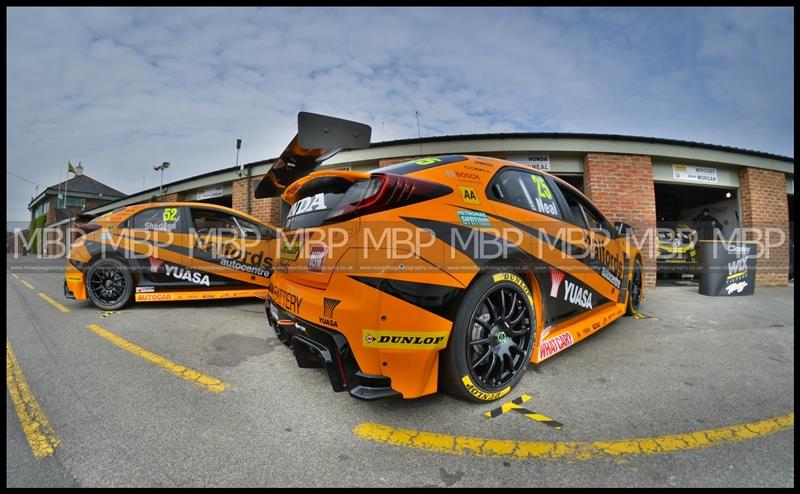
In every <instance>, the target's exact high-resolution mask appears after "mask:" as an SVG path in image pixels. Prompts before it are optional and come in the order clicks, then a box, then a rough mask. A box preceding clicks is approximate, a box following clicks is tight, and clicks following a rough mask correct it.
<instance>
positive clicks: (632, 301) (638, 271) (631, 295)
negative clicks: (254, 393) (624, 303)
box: [625, 257, 642, 316]
mask: <svg viewBox="0 0 800 494" xmlns="http://www.w3.org/2000/svg"><path fill="white" fill-rule="evenodd" d="M641 301H642V263H641V261H640V260H639V258H638V257H637V258H636V259H635V260H634V261H633V273H632V274H631V281H630V283H629V285H628V307H627V308H626V310H625V315H628V316H631V315H633V314H636V311H638V310H639V303H640V302H641Z"/></svg>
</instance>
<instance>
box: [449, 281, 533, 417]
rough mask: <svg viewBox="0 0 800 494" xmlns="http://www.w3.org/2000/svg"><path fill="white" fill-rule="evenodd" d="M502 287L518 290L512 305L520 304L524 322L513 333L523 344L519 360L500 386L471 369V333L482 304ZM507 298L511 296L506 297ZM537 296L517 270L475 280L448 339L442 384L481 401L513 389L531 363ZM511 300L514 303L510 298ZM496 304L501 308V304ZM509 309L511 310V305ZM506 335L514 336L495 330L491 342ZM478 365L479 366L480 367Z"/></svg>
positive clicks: (507, 290) (452, 392)
mask: <svg viewBox="0 0 800 494" xmlns="http://www.w3.org/2000/svg"><path fill="white" fill-rule="evenodd" d="M499 290H505V293H511V294H512V296H513V294H516V301H517V302H515V303H514V304H513V305H514V306H517V308H518V311H517V314H520V315H522V321H521V323H520V324H521V325H520V326H516V327H517V328H519V331H522V334H521V335H517V336H514V338H517V341H520V342H522V343H523V344H522V345H519V349H518V350H516V353H517V354H516V356H515V357H514V359H515V362H516V364H515V365H514V366H513V367H512V368H511V369H509V373H510V378H508V377H507V378H506V379H504V380H503V381H502V382H501V383H500V385H498V386H491V385H487V384H486V383H484V382H482V381H481V379H480V377H479V376H478V375H477V374H476V372H475V371H474V370H471V367H472V366H473V365H474V364H473V363H472V362H471V361H470V352H471V351H472V350H471V349H472V348H473V343H474V341H475V340H474V339H472V338H473V336H474V335H473V336H470V334H471V331H474V328H475V326H474V325H475V324H476V323H474V322H473V321H474V317H475V316H476V314H477V313H478V311H480V310H481V307H479V306H484V307H485V305H484V299H485V297H487V296H489V295H490V294H493V293H497V292H498V291H499ZM495 300H496V299H495ZM507 300H509V299H508V298H507ZM534 300H535V297H533V294H532V293H531V291H530V288H529V287H528V285H527V283H525V281H523V280H522V278H520V277H519V276H518V275H516V274H513V273H510V272H501V273H492V274H485V275H481V276H480V277H479V278H478V279H477V280H475V281H474V282H473V283H472V285H471V286H470V287H469V289H468V290H467V292H466V293H465V294H464V297H463V299H462V301H461V304H460V306H459V307H458V313H457V316H456V319H455V321H454V323H453V330H452V333H451V335H450V340H449V343H448V345H447V348H445V350H444V351H443V352H442V354H441V360H440V367H439V386H440V388H441V389H442V390H443V391H445V392H446V393H448V394H449V395H451V396H454V397H456V398H461V399H463V400H467V401H474V402H480V403H487V402H491V401H495V400H498V399H500V398H502V397H503V396H505V395H507V394H508V393H510V392H511V390H512V389H513V388H514V386H516V385H517V383H519V381H520V379H522V375H523V374H524V373H525V369H526V368H527V366H528V364H529V363H530V358H531V351H532V350H533V340H534V334H535V330H536V317H535V315H536V309H535V307H534V304H535V302H534ZM508 304H509V305H512V303H511V302H510V301H509V302H508ZM495 305H497V306H498V309H499V305H500V304H495ZM507 310H509V311H511V309H510V308H508V309H507ZM526 321H527V322H526ZM523 330H524V331H523ZM487 334H488V333H487ZM507 339H511V337H510V336H505V335H501V337H497V336H496V334H495V336H494V337H492V338H490V340H491V342H492V343H490V344H494V345H498V344H499V343H501V342H504V341H506V340H507ZM479 348H480V347H479ZM485 348H488V346H487V347H485ZM473 355H474V354H473ZM519 358H522V361H519V360H517V359H519ZM473 360H474V359H473ZM517 367H518V368H517ZM478 368H479V369H480V367H478Z"/></svg>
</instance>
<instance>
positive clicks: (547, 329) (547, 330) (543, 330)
mask: <svg viewBox="0 0 800 494" xmlns="http://www.w3.org/2000/svg"><path fill="white" fill-rule="evenodd" d="M553 328H554V326H547V327H545V328H543V329H542V334H541V335H540V336H539V339H541V340H543V339H544V337H545V336H547V335H549V334H550V331H552V330H553Z"/></svg>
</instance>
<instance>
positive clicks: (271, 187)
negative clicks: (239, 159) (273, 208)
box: [255, 112, 372, 199]
mask: <svg viewBox="0 0 800 494" xmlns="http://www.w3.org/2000/svg"><path fill="white" fill-rule="evenodd" d="M371 133H372V128H371V127H370V126H369V125H366V124H362V123H358V122H352V121H350V120H343V119H341V118H335V117H329V116H327V115H318V114H316V113H308V112H300V113H298V114H297V135H296V136H294V139H292V142H290V143H289V145H288V146H286V149H285V150H284V151H283V153H281V155H280V157H279V158H278V159H277V160H276V161H275V164H273V165H272V168H271V169H270V170H269V172H268V173H267V174H266V175H265V176H264V178H263V179H262V180H261V182H260V183H259V184H258V186H257V187H256V190H255V197H256V198H257V199H262V198H265V197H276V196H279V195H281V194H282V193H283V191H284V189H286V187H287V186H289V185H290V184H291V183H292V182H294V181H295V180H297V179H300V178H302V177H304V176H306V175H308V174H309V173H311V171H313V170H314V169H315V168H316V167H318V166H319V165H320V164H321V163H322V162H323V161H325V160H327V159H329V158H331V157H332V156H333V155H335V154H336V153H338V152H339V151H341V150H343V149H364V148H368V147H369V140H370V135H371Z"/></svg>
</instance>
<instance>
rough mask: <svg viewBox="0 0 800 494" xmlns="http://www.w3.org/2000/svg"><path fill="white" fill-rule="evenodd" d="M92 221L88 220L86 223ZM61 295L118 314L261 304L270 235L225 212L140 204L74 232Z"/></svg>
mask: <svg viewBox="0 0 800 494" xmlns="http://www.w3.org/2000/svg"><path fill="white" fill-rule="evenodd" d="M87 219H89V218H87ZM79 228H80V230H81V232H82V233H83V235H81V236H80V237H78V239H77V240H75V241H73V243H72V249H71V250H70V253H69V256H68V258H67V268H66V272H65V275H64V276H65V279H64V295H65V296H66V297H67V298H73V299H77V300H89V301H91V302H92V303H93V304H94V305H95V306H97V307H99V308H101V309H105V310H115V309H119V308H120V307H123V306H124V305H126V304H127V303H128V302H129V301H130V300H131V299H132V298H133V299H135V300H136V301H137V302H161V301H177V300H198V299H217V298H238V297H261V298H266V290H267V287H268V286H269V278H270V276H271V275H272V261H273V259H272V256H271V254H270V253H271V252H272V251H274V250H275V247H274V243H275V238H276V230H275V228H273V227H271V226H269V225H266V224H264V223H262V222H261V221H259V220H258V219H257V218H255V217H253V216H250V215H246V214H244V213H241V212H239V211H235V210H233V209H230V208H226V207H223V206H216V205H213V204H204V203H192V202H163V203H151V204H139V205H135V206H128V207H125V208H121V209H118V210H116V211H113V212H111V213H108V214H105V215H103V216H100V217H97V218H94V219H91V220H90V221H88V222H86V223H83V224H81V225H80V226H79Z"/></svg>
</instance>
